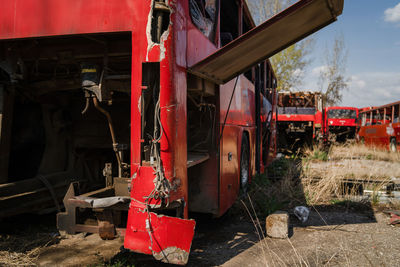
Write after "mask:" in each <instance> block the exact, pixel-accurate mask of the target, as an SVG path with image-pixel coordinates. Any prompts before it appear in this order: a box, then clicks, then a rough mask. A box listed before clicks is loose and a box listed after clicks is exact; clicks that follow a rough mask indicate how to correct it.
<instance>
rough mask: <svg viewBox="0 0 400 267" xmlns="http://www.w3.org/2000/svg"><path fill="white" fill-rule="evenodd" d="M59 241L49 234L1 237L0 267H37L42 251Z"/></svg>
mask: <svg viewBox="0 0 400 267" xmlns="http://www.w3.org/2000/svg"><path fill="white" fill-rule="evenodd" d="M57 239H58V237H56V236H51V235H50V234H49V233H36V234H30V235H29V234H28V235H23V236H21V235H6V234H3V235H0V266H36V263H35V262H36V260H37V258H38V257H39V254H40V251H41V249H42V248H43V247H47V246H48V245H50V244H52V243H54V242H56V241H57Z"/></svg>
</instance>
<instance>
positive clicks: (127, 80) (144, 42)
mask: <svg viewBox="0 0 400 267" xmlns="http://www.w3.org/2000/svg"><path fill="white" fill-rule="evenodd" d="M342 9H343V0H335V1H331V0H330V1H328V0H301V1H299V2H297V3H296V4H294V5H293V6H291V7H289V8H288V9H286V10H284V11H283V12H282V13H281V14H278V15H277V16H274V17H273V18H271V19H270V20H269V21H267V22H265V23H263V24H262V25H260V26H259V27H256V28H254V29H252V28H253V27H254V23H253V21H252V18H251V15H250V13H249V11H248V8H247V5H246V4H245V1H242V0H240V1H214V0H207V1H197V0H171V1H168V0H167V1H163V0H159V1H158V0H142V1H133V0H122V1H106V0H85V1H83V0H76V1H71V0H25V1H20V0H10V1H6V2H4V3H2V8H1V10H0V62H2V65H0V66H1V72H0V75H1V88H0V89H1V90H2V92H3V93H4V96H5V98H4V99H6V100H7V101H4V103H6V102H7V103H10V102H11V101H13V102H14V103H15V105H14V108H12V107H11V108H9V107H8V108H7V109H5V110H2V112H3V113H2V114H3V115H2V120H3V121H4V122H5V124H7V125H11V124H12V127H10V128H12V131H11V130H8V131H4V135H3V129H4V127H2V136H1V138H2V140H1V141H2V146H1V147H0V149H1V152H2V153H1V155H2V157H4V158H7V160H8V162H9V163H10V164H9V166H11V167H9V168H7V166H6V167H5V168H2V169H1V171H2V173H1V176H0V178H1V180H2V181H1V182H6V183H7V182H8V183H9V184H6V186H5V187H4V188H6V187H7V188H10V187H12V184H13V183H12V182H14V181H13V179H14V177H17V176H18V177H19V178H18V180H21V179H28V180H29V183H31V182H32V183H33V182H35V183H37V181H39V180H40V181H41V182H42V183H43V184H45V185H46V188H47V189H48V190H49V191H50V192H51V197H48V199H50V200H51V199H52V198H53V200H54V201H55V203H57V201H58V200H59V198H58V194H59V192H62V191H63V190H65V189H64V187H63V185H64V184H65V182H66V181H67V182H68V183H70V182H71V184H70V185H69V187H68V191H67V193H66V195H65V198H64V206H65V210H66V211H65V212H60V213H59V214H58V216H57V220H58V222H57V223H58V227H59V229H60V230H63V231H66V232H68V233H75V232H79V231H84V232H93V233H99V234H100V236H101V237H102V238H104V239H110V238H114V237H115V235H116V234H117V233H119V234H121V235H125V241H124V246H125V247H126V248H128V249H130V250H132V251H135V252H139V253H146V254H151V255H153V256H154V257H155V258H156V259H159V260H162V261H165V262H169V263H175V264H185V263H186V262H187V260H188V255H189V251H190V247H191V241H192V238H193V234H194V228H195V221H194V220H190V219H189V211H195V212H205V213H211V214H214V215H215V216H220V215H222V214H223V213H224V212H225V211H226V210H227V209H228V208H229V207H230V206H231V205H232V204H233V202H234V201H235V199H236V197H237V196H238V193H239V190H240V188H241V187H242V188H245V186H246V184H247V183H248V182H249V179H250V176H251V175H252V174H254V173H255V172H256V171H263V168H265V166H267V164H268V163H269V162H270V161H271V160H272V159H273V157H274V154H275V147H276V145H275V143H276V142H275V135H276V126H275V124H276V122H275V118H276V93H275V90H276V79H275V77H274V73H273V70H272V68H271V66H270V64H269V62H268V60H266V59H267V58H269V57H270V56H272V55H273V54H275V53H277V52H278V51H280V50H282V49H284V48H286V47H288V46H289V45H291V44H293V43H295V42H296V41H298V40H301V39H302V38H304V37H306V36H308V35H309V34H311V33H313V32H315V31H316V30H319V29H320V28H322V27H324V26H326V25H328V24H330V23H332V22H334V21H335V20H336V17H337V16H339V15H340V14H341V12H342ZM294 21H295V22H296V23H294ZM278 37H279V38H278ZM225 44H227V45H225ZM223 45H225V46H224V47H223V48H220V47H222V46H223ZM260 62H261V63H260ZM241 73H245V74H244V75H242V74H241ZM3 106H4V107H5V105H3ZM3 106H2V108H3ZM12 115H14V116H12ZM4 119H5V120H4ZM13 119H14V120H13ZM28 122H29V123H28ZM28 128H29V131H26V132H25V133H29V136H28V137H29V138H25V137H26V136H23V134H24V131H25V130H26V129H28ZM7 129H9V128H7ZM17 133H18V134H20V135H17ZM16 136H18V137H24V138H25V139H24V142H23V143H22V144H19V143H18V142H17V139H18V138H17V137H16ZM5 137H7V138H8V139H9V140H11V141H9V142H8V143H7V142H5V141H4V140H6V138H5ZM4 143H5V144H4ZM16 144H18V145H19V146H16ZM27 147H28V148H29V150H31V149H30V148H33V147H39V149H35V150H32V151H34V153H31V154H29V153H24V151H26V150H27V149H26V148H27ZM23 148H25V150H24V149H23ZM3 152H4V153H3ZM5 152H6V153H5ZM32 159H36V161H32ZM4 162H5V161H3V160H2V163H3V165H6V164H4ZM15 163H18V164H15ZM13 164H15V165H16V166H14V165H13ZM25 165H26V166H29V167H30V168H29V172H28V171H27V169H28V168H25V169H24V168H18V166H25ZM3 167H4V166H3ZM103 176H104V177H105V179H104V177H103ZM54 177H57V179H58V180H57V181H56V182H57V183H56V182H55V181H53V180H52V179H53V178H54ZM38 179H39V180H38ZM28 180H27V181H28ZM24 181H25V180H24ZM40 181H39V182H38V183H40ZM76 181H79V183H77V182H76ZM82 185H83V186H82ZM93 188H98V190H96V191H90V192H88V189H91V190H93ZM0 189H1V188H0ZM14 189H15V188H14ZM43 191H46V190H45V189H44V190H42V191H41V192H43ZM64 192H65V191H64ZM85 192H86V193H85ZM45 193H46V192H45ZM1 200H3V199H1ZM3 204H4V208H6V206H7V205H8V204H7V203H6V202H3ZM26 205H29V201H27V202H26V203H24V205H23V206H26ZM56 205H57V204H56ZM8 206H9V205H8ZM87 209H90V210H93V212H94V213H95V214H96V217H95V220H97V225H86V224H84V221H83V220H82V219H81V218H80V216H81V215H82V214H81V213H82V212H83V210H87ZM124 212H126V213H127V218H126V219H124V217H123V216H122V217H121V216H120V215H121V213H124ZM83 213H85V212H83ZM121 218H122V219H121ZM120 226H123V227H126V228H120Z"/></svg>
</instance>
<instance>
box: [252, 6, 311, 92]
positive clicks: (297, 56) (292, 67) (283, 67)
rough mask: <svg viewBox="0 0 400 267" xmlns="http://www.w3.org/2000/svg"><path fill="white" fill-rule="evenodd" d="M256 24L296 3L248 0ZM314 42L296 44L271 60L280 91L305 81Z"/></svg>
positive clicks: (290, 89) (295, 86)
mask: <svg viewBox="0 0 400 267" xmlns="http://www.w3.org/2000/svg"><path fill="white" fill-rule="evenodd" d="M247 2H248V5H249V7H250V10H251V12H252V13H253V17H254V19H255V22H256V24H257V25H258V24H260V23H262V22H263V21H265V20H267V19H268V18H270V17H272V16H273V15H275V14H277V13H278V12H280V11H281V10H282V9H284V8H286V7H288V6H289V5H290V4H292V3H293V2H295V1H294V0H247ZM313 44H314V40H313V39H311V38H308V39H306V40H304V41H302V42H299V43H296V44H294V45H292V46H290V47H288V48H286V49H285V50H283V51H282V52H280V53H278V54H276V55H275V56H273V57H272V58H271V64H272V66H273V68H274V71H275V76H276V78H277V80H278V91H292V90H294V89H296V88H298V87H299V86H300V85H301V84H302V81H303V77H304V73H305V69H306V67H307V66H308V65H309V64H310V62H311V61H310V60H309V59H307V56H308V55H309V54H310V52H311V50H312V47H313Z"/></svg>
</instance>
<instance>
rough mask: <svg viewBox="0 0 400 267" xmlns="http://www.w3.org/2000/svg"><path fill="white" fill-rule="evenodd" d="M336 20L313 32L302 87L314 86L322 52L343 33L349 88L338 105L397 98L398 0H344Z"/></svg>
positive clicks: (376, 103) (399, 64)
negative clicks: (311, 45) (308, 60)
mask: <svg viewBox="0 0 400 267" xmlns="http://www.w3.org/2000/svg"><path fill="white" fill-rule="evenodd" d="M344 2H345V5H344V10H343V14H342V15H341V16H340V17H339V18H338V21H337V22H335V23H333V24H331V25H329V26H328V27H326V28H324V29H322V30H321V31H319V32H318V33H316V34H314V35H313V39H314V40H315V46H314V49H313V52H312V54H311V59H312V63H311V65H310V66H309V67H308V68H307V70H306V72H305V80H304V83H303V85H302V86H300V87H299V89H301V90H317V89H318V87H317V82H318V76H319V70H321V69H322V68H323V66H324V53H325V52H326V49H327V48H330V47H332V44H333V41H334V39H335V36H337V35H340V34H343V36H344V41H345V45H346V49H347V52H348V57H347V69H346V76H347V77H349V78H350V82H349V88H348V90H347V91H345V92H344V94H343V96H344V97H343V101H342V103H341V105H346V106H356V107H365V106H379V105H382V104H386V103H390V102H394V101H399V100H400V0H396V1H395V0H345V1H344Z"/></svg>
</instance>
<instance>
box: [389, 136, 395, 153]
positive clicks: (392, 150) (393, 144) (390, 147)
mask: <svg viewBox="0 0 400 267" xmlns="http://www.w3.org/2000/svg"><path fill="white" fill-rule="evenodd" d="M389 150H390V152H397V142H396V138H392V139H390V144H389Z"/></svg>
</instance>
